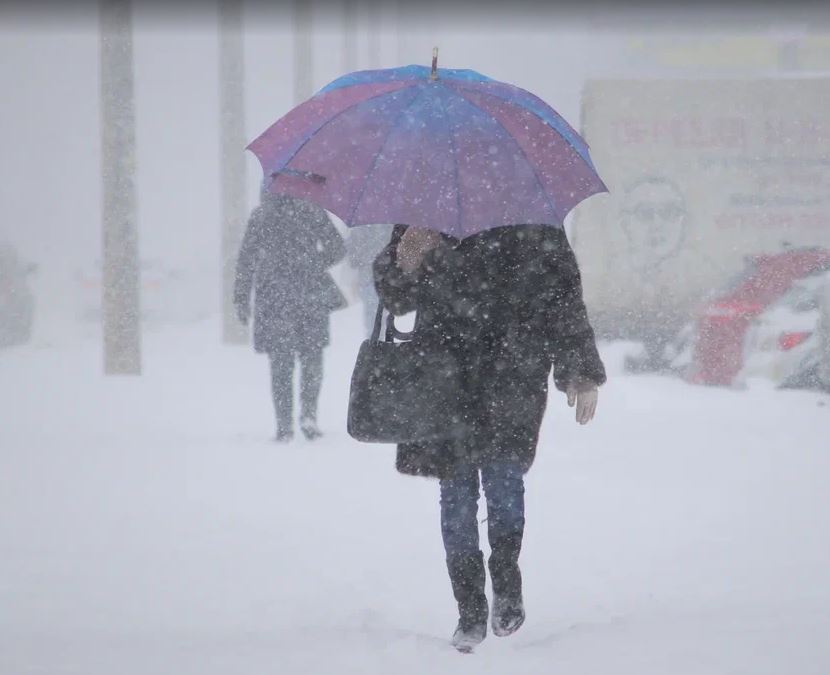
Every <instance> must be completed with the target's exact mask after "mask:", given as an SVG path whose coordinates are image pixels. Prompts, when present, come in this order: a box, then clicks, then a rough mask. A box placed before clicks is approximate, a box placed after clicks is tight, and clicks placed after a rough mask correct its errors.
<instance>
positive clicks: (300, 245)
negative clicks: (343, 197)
mask: <svg viewBox="0 0 830 675" xmlns="http://www.w3.org/2000/svg"><path fill="white" fill-rule="evenodd" d="M345 254H346V249H345V245H344V242H343V238H342V237H341V236H340V233H339V232H338V231H337V229H336V228H335V227H334V224H333V223H332V222H331V220H330V219H329V217H328V214H327V213H326V212H325V211H324V210H323V209H322V208H320V207H319V206H316V205H314V204H312V203H311V202H307V201H304V200H300V199H296V198H294V197H288V196H284V195H276V194H273V193H271V192H268V191H266V190H263V192H262V195H261V200H260V204H259V206H257V207H256V208H255V209H254V210H253V211H252V212H251V216H250V218H249V220H248V226H247V229H246V232H245V236H244V238H243V240H242V246H241V248H240V251H239V257H238V260H237V265H236V283H235V287H234V304H235V306H236V311H237V316H238V317H239V320H240V321H241V322H242V323H243V324H246V325H247V323H248V321H249V318H250V312H251V293H252V291H253V294H254V340H253V341H254V349H255V350H256V351H257V352H261V353H263V352H264V353H266V354H268V358H269V359H270V362H271V391H272V395H273V399H274V410H275V413H276V422H277V433H276V440H277V441H280V442H287V441H290V440H292V439H293V437H294V391H293V381H294V366H295V361H297V360H299V363H300V406H301V410H300V429H301V431H302V433H303V435H304V436H305V437H306V438H307V439H309V440H313V439H315V438H318V437H319V436H321V435H322V433H321V431H320V428H319V426H318V424H317V402H318V399H319V395H320V388H321V385H322V381H323V349H324V347H326V345H328V344H329V339H330V337H329V314H330V313H331V312H332V311H335V310H337V309H340V308H342V307H345V306H346V300H345V298H344V297H343V294H342V293H341V292H340V289H339V288H338V287H337V284H336V283H335V281H334V279H332V277H331V275H330V274H329V272H328V269H329V268H330V267H332V266H333V265H335V264H336V263H338V262H339V261H340V260H342V259H343V257H344V256H345Z"/></svg>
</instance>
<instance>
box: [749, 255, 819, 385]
mask: <svg viewBox="0 0 830 675" xmlns="http://www.w3.org/2000/svg"><path fill="white" fill-rule="evenodd" d="M828 284H830V271H825V272H820V273H817V274H813V275H810V276H808V277H805V278H803V279H799V280H797V281H796V282H795V283H794V284H793V286H792V288H791V289H790V290H789V291H787V292H786V293H785V294H784V295H782V296H781V297H780V298H779V299H778V300H776V301H775V302H773V303H772V304H771V305H770V306H769V307H767V309H766V310H764V311H763V312H762V313H761V314H759V315H758V316H757V317H756V318H755V319H754V320H753V321H752V323H751V324H750V326H749V329H748V330H747V333H746V338H745V341H744V359H743V366H742V367H741V370H740V371H739V373H738V375H737V376H736V378H735V382H736V383H738V384H743V383H745V382H746V381H747V380H748V379H750V378H753V377H763V378H765V379H767V380H770V381H772V382H773V383H774V384H776V385H779V386H780V385H782V384H784V383H785V382H791V381H793V380H794V378H797V376H798V375H799V373H801V372H802V371H803V370H804V367H805V364H806V363H807V361H808V360H810V357H811V356H813V355H816V354H818V352H819V333H818V326H819V322H820V319H821V311H820V303H821V298H822V295H823V293H824V289H825V287H826V286H827V285H828Z"/></svg>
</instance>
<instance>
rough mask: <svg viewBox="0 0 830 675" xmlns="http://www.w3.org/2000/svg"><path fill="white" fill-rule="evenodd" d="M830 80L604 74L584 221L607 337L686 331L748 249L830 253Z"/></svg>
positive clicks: (587, 129) (586, 264) (575, 236)
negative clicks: (596, 181)
mask: <svg viewBox="0 0 830 675" xmlns="http://www.w3.org/2000/svg"><path fill="white" fill-rule="evenodd" d="M829 104H830V79H827V78H814V79H757V80H753V79H740V80H726V79H708V80H688V79H679V80H594V81H589V82H587V83H586V86H585V89H584V92H583V105H582V132H583V135H584V136H585V139H586V140H587V142H588V144H589V145H590V147H591V156H592V158H593V160H594V163H595V164H596V167H597V170H598V171H599V174H600V176H601V177H602V179H603V180H604V181H605V183H606V185H607V186H608V188H609V191H610V193H609V194H603V195H597V196H596V197H593V198H591V199H589V200H588V201H586V202H585V203H584V204H582V205H580V206H579V207H578V208H577V209H576V210H575V212H574V215H573V221H572V225H571V233H572V242H573V245H574V249H575V250H576V253H577V256H578V258H579V261H580V266H581V267H582V270H583V284H584V291H585V298H586V302H587V304H588V307H589V310H590V311H591V314H592V317H593V319H594V323H595V324H596V327H597V330H598V332H599V333H600V334H601V335H606V336H617V337H630V338H636V339H643V338H644V337H648V336H650V335H652V334H654V333H656V334H658V336H664V335H665V334H667V333H671V332H673V331H675V330H677V329H678V328H679V327H680V325H681V324H682V323H683V322H684V321H685V320H687V319H688V317H689V316H690V315H691V314H692V313H693V312H694V309H695V307H696V306H697V304H698V303H699V302H700V301H701V300H702V299H703V297H705V296H706V294H708V293H709V292H710V291H711V290H712V289H714V288H717V287H719V286H721V285H723V284H724V283H726V282H727V281H728V279H729V278H730V277H731V276H733V275H734V274H736V273H737V272H739V271H740V269H741V268H742V267H743V264H744V260H745V256H747V255H748V254H755V253H764V252H776V251H780V250H781V249H782V247H786V246H825V247H830V198H829V197H830V118H828V117H827V116H826V110H827V109H828V105H829Z"/></svg>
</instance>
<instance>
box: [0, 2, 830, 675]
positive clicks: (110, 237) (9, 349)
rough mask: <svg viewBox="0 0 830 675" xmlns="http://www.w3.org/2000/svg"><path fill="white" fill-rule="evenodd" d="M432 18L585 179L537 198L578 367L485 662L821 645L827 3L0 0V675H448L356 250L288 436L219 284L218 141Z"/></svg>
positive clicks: (829, 265) (783, 665)
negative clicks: (581, 185)
mask: <svg viewBox="0 0 830 675" xmlns="http://www.w3.org/2000/svg"><path fill="white" fill-rule="evenodd" d="M435 46H437V47H439V49H440V53H439V61H440V65H441V66H442V67H448V68H472V69H475V70H477V71H479V72H481V73H483V74H485V75H487V76H490V77H492V78H495V79H498V80H503V81H507V82H510V83H513V84H516V85H518V86H520V87H522V88H525V89H527V90H530V91H531V92H533V93H535V94H537V95H539V96H540V97H541V98H543V99H544V100H545V101H546V102H548V103H549V104H550V105H551V106H553V107H554V108H555V109H556V110H557V111H559V112H560V113H561V114H562V115H563V116H564V118H565V119H566V120H567V121H568V122H569V123H570V124H571V125H572V126H573V127H575V128H576V129H578V130H580V131H581V133H582V134H583V135H584V136H585V138H586V140H587V141H588V143H589V145H590V147H591V157H592V159H593V160H594V163H595V165H596V167H597V169H598V172H599V174H600V176H601V177H602V178H603V179H604V181H605V182H606V184H607V185H608V188H609V192H608V193H607V194H599V195H595V196H593V197H591V198H590V199H588V200H586V201H585V202H584V203H582V204H580V205H579V206H578V207H577V208H576V209H575V210H574V211H573V212H571V214H570V215H569V217H568V219H567V222H566V223H565V225H566V228H567V231H568V235H569V238H570V241H571V242H572V244H573V246H574V248H575V251H576V254H577V257H578V259H579V263H580V267H581V271H582V280H583V286H584V293H585V298H586V302H587V306H588V309H589V312H590V314H591V318H592V322H593V324H594V326H595V328H596V331H597V333H598V336H599V338H600V340H599V347H600V352H601V354H602V357H603V360H604V362H605V364H606V368H607V370H608V374H609V378H608V383H607V384H605V385H603V387H602V388H601V390H600V395H599V408H598V414H597V417H596V419H595V420H594V421H593V422H592V423H591V425H589V426H587V427H581V426H579V425H577V424H575V423H574V420H573V410H572V409H569V408H567V407H566V405H565V403H564V397H563V396H561V394H559V393H558V392H552V393H551V395H550V402H549V406H548V412H547V413H546V417H545V421H544V423H543V427H542V431H541V436H540V443H539V455H538V459H537V461H536V464H535V465H534V469H533V471H532V472H531V473H529V474H528V479H527V485H528V491H527V500H528V501H527V508H528V514H529V515H528V530H527V533H528V536H527V538H526V543H525V545H524V547H523V552H522V556H523V563H522V564H523V575H524V580H525V584H526V589H527V591H526V598H527V605H528V621H527V624H526V626H525V627H524V628H523V629H522V633H521V634H519V635H517V636H516V637H515V638H511V640H510V641H502V640H489V639H488V640H487V641H486V642H485V643H484V644H483V645H482V647H481V654H483V655H485V658H484V659H479V660H477V662H476V667H477V669H478V672H481V673H498V674H499V675H503V674H504V673H532V674H533V675H536V674H538V673H543V672H551V670H552V669H558V670H561V671H562V672H566V673H569V674H570V673H573V674H577V673H586V674H588V673H590V674H591V675H595V674H597V673H602V674H603V675H605V674H606V673H638V675H647V674H650V673H653V674H654V675H658V674H659V675H664V674H665V673H672V674H673V675H685V674H688V675H702V674H707V675H709V674H711V675H722V674H723V675H725V674H726V673H731V674H734V673H752V674H753V675H780V674H781V673H798V675H825V674H826V673H827V672H830V644H828V641H827V637H826V636H827V634H828V630H830V611H828V608H830V576H828V575H830V564H828V562H829V561H830V493H828V490H827V485H828V480H830V455H828V453H827V448H828V443H827V437H828V429H830V425H828V418H827V411H828V409H830V408H828V405H830V397H828V395H827V392H828V391H830V283H828V280H830V118H828V114H827V111H828V109H830V5H828V3H827V2H823V3H819V2H815V3H811V2H790V3H760V2H735V3H726V2H724V3H717V4H716V3H708V2H697V3H691V2H683V3H680V4H677V3H669V2H666V3H657V2H648V3H635V2H617V3H610V2H606V3H592V2H589V1H587V0H586V1H585V2H580V3H575V2H570V3H557V2H551V3H542V2H521V1H519V2H501V3H496V2H486V1H485V2H475V3H474V2H453V1H452V0H450V1H449V2H445V3H439V2H432V1H430V0H423V1H421V2H417V3H416V2H406V1H404V0H399V1H398V2H393V1H385V0H344V1H343V2H333V1H332V2H324V1H323V0H304V1H302V2H293V3H292V2H273V3H266V2H254V1H251V0H221V1H220V2H199V3H196V2H191V3H186V2H177V1H176V0H171V2H167V3H161V2H138V1H137V0H135V1H134V2H132V3H128V2H126V1H125V0H120V1H119V2H102V3H101V4H100V5H99V4H98V3H95V2H82V1H76V2H68V3H58V2H54V3H47V2H41V3H38V2H29V3H22V2H4V3H2V4H0V83H2V86H1V87H0V90H1V91H2V92H3V96H2V98H0V674H2V675H22V674H23V673H35V672H37V673H50V674H51V673H69V672H72V673H84V674H85V675H91V674H93V673H95V674H98V673H100V674H101V675H104V674H107V675H109V674H110V673H119V674H124V675H132V674H134V675H148V674H150V673H159V674H160V675H161V674H165V675H167V674H169V673H173V672H175V673H177V675H179V674H181V675H184V674H190V673H193V674H194V675H197V674H198V675H210V674H214V673H215V674H216V675H229V674H232V675H237V674H239V673H257V674H259V673H266V672H279V673H332V672H337V673H360V674H361V675H365V674H366V673H370V672H376V673H383V674H384V675H385V674H387V673H393V672H394V673H413V674H414V673H418V674H420V673H424V672H432V673H436V674H437V673H443V672H447V673H450V672H452V673H457V672H459V669H458V662H457V660H456V658H457V656H458V655H457V654H455V653H454V652H453V653H449V652H452V650H449V649H448V648H447V645H446V641H447V638H448V637H449V630H450V629H451V626H452V624H454V618H453V612H454V609H453V603H452V595H451V593H450V589H449V586H448V583H447V580H446V571H445V569H444V559H443V551H442V549H441V543H440V536H439V530H438V525H439V520H438V495H437V487H436V485H435V484H434V483H432V482H427V481H421V480H413V479H411V478H407V477H403V476H400V475H397V474H396V473H395V471H394V453H393V452H392V449H391V448H389V447H383V446H381V447H378V446H371V445H366V444H358V443H356V442H354V441H353V440H352V439H351V438H350V437H348V436H347V434H346V424H345V420H346V406H347V402H348V391H349V380H350V377H351V373H352V368H353V365H354V362H355V356H356V354H357V350H358V348H359V346H360V343H361V340H362V339H363V338H364V336H365V332H364V316H363V308H362V306H361V303H362V299H361V296H360V293H359V290H358V284H357V278H356V275H355V270H354V269H352V268H351V267H350V266H349V265H348V264H347V263H346V262H344V263H341V264H339V265H338V266H337V267H336V268H334V270H333V275H334V277H335V279H336V281H337V283H338V284H339V286H340V288H341V289H342V291H343V293H344V294H345V295H346V296H347V298H348V300H349V301H350V303H351V304H350V306H349V307H348V308H346V309H345V310H344V311H338V312H335V313H334V314H333V315H332V319H331V327H332V345H331V347H330V348H328V349H326V352H325V373H326V375H325V381H324V385H323V392H322V395H321V408H320V410H321V415H320V418H321V419H320V424H321V428H322V430H323V432H324V433H325V435H326V438H325V439H323V440H322V441H318V442H316V444H311V443H309V442H306V441H304V440H302V439H300V440H298V441H297V442H296V443H294V444H292V445H291V446H288V447H285V446H277V445H276V444H275V443H273V441H272V439H273V421H274V415H273V411H272V409H271V401H270V397H269V387H270V382H269V378H268V374H267V372H266V370H267V368H266V361H265V359H264V357H263V356H262V355H257V354H254V353H253V351H252V350H251V349H249V348H247V345H248V342H249V336H248V335H247V334H246V332H245V330H244V329H243V328H242V326H241V325H240V324H239V322H238V321H236V319H235V317H234V315H233V313H232V307H231V305H230V303H229V302H228V300H229V290H230V286H229V282H230V281H232V274H231V273H232V268H233V264H234V262H235V258H236V255H237V252H238V247H239V240H240V237H241V235H242V231H243V228H244V226H245V222H246V220H247V218H248V214H249V213H250V211H251V209H253V208H254V207H255V206H256V205H257V204H258V202H259V191H260V183H261V177H262V172H261V168H260V166H259V163H258V162H257V161H256V159H255V157H254V156H253V154H251V153H249V152H246V151H245V146H246V145H247V144H248V143H249V142H250V141H252V140H253V139H254V138H256V137H257V136H258V135H259V134H261V133H262V132H263V131H264V130H265V129H266V128H268V127H269V126H270V125H271V124H272V123H274V122H275V121H276V120H277V119H278V118H279V117H281V116H282V115H284V114H285V113H286V112H288V111H289V110H290V109H291V108H292V107H293V106H294V105H295V104H297V103H299V102H300V101H302V100H305V99H306V98H308V97H309V96H311V95H312V94H313V93H314V92H315V91H317V90H319V89H320V88H321V87H323V86H324V85H326V84H327V83H328V82H330V81H331V80H333V79H334V78H336V77H338V76H339V75H341V74H343V73H344V72H347V71H352V70H358V69H368V68H384V67H391V66H397V65H402V64H412V63H414V64H422V65H429V63H430V59H431V56H432V49H433V47H435ZM333 220H334V222H335V225H336V226H337V227H338V228H339V229H340V231H341V232H342V233H343V234H344V236H345V235H348V232H346V229H345V228H344V227H343V226H342V223H341V222H340V221H338V220H337V219H336V218H333ZM347 242H348V240H347ZM123 373H132V374H140V375H141V376H140V377H114V376H113V375H120V374H123ZM479 517H480V518H483V517H484V513H483V507H482V511H481V512H480V516H479ZM483 527H484V526H482V529H483ZM464 658H466V657H464ZM465 665H466V663H465Z"/></svg>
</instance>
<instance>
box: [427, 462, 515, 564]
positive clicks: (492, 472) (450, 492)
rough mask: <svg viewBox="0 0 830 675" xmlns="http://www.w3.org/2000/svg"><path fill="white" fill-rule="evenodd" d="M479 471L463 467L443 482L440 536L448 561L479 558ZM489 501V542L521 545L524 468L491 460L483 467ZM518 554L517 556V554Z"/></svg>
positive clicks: (483, 478)
mask: <svg viewBox="0 0 830 675" xmlns="http://www.w3.org/2000/svg"><path fill="white" fill-rule="evenodd" d="M478 473H479V472H478V469H477V468H476V467H475V466H472V465H470V464H462V465H460V466H459V467H458V468H457V470H456V471H455V472H454V474H453V475H452V477H450V478H444V479H442V480H441V534H442V536H443V539H444V549H445V550H446V552H447V557H448V558H450V557H453V556H457V555H465V554H476V553H478V551H479V550H480V549H479V541H478V518H477V514H478V497H479V490H478V486H479V480H478ZM481 483H482V485H483V486H484V496H485V498H486V500H487V538H488V540H489V542H490V546H491V548H492V547H493V546H494V544H495V543H496V542H501V541H505V540H512V541H514V542H517V541H518V542H521V538H522V533H523V532H524V525H525V503H524V493H525V488H524V477H523V473H522V467H521V464H520V463H519V462H517V461H513V460H492V461H489V462H486V463H485V464H484V465H483V466H482V467H481ZM517 554H518V552H517Z"/></svg>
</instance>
